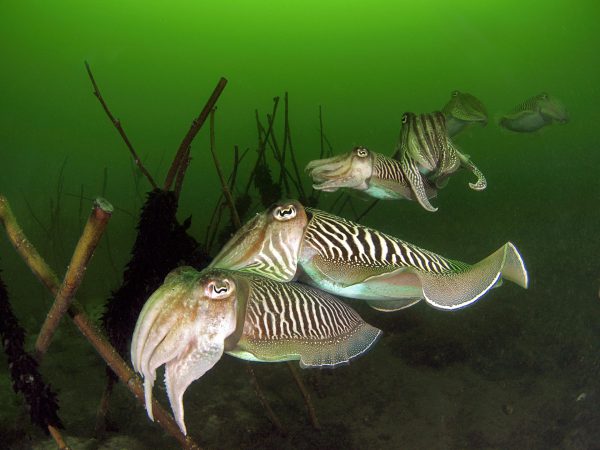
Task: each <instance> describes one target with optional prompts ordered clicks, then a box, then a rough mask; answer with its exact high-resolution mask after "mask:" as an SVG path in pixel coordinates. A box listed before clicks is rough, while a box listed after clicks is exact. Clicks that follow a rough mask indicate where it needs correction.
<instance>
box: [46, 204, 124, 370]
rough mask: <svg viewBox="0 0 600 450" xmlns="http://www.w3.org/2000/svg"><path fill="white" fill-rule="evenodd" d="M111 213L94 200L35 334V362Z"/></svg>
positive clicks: (63, 313)
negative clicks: (69, 260)
mask: <svg viewBox="0 0 600 450" xmlns="http://www.w3.org/2000/svg"><path fill="white" fill-rule="evenodd" d="M112 212H113V207H112V205H111V204H110V203H109V202H108V201H106V200H105V199H103V198H100V197H99V198H97V199H96V200H95V201H94V206H93V208H92V213H91V214H90V217H89V218H88V221H87V223H86V225H85V228H84V229H83V233H82V234H81V237H80V238H79V242H78V243H77V246H76V247H75V251H74V252H73V257H72V258H71V263H70V264H69V269H68V270H67V273H66V275H65V279H64V280H63V283H62V285H61V287H60V290H59V291H58V295H57V296H56V299H55V301H54V304H53V305H52V308H50V311H49V312H48V315H47V316H46V320H45V321H44V324H43V325H42V329H41V330H40V333H39V334H38V337H37V340H36V343H35V351H34V357H35V358H36V359H37V360H38V361H41V359H42V358H43V356H44V354H45V353H46V351H47V350H48V347H49V346H50V342H51V341H52V337H53V336H54V333H55V332H56V329H57V328H58V324H59V323H60V319H62V317H63V316H64V315H65V313H66V312H67V310H68V309H69V304H70V302H71V300H72V298H73V296H74V295H75V293H76V292H77V289H78V288H79V286H80V284H81V280H82V279H83V275H84V274H85V269H86V267H87V265H88V262H89V261H90V258H91V257H92V255H93V253H94V250H95V249H96V246H97V245H98V242H99V241H100V237H101V236H102V233H103V232H104V229H105V228H106V225H107V224H108V221H109V220H110V217H111V215H112Z"/></svg>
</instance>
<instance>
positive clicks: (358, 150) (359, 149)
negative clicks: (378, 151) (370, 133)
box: [356, 147, 369, 158]
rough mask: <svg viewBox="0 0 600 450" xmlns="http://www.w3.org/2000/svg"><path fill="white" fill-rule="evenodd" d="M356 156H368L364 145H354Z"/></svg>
mask: <svg viewBox="0 0 600 450" xmlns="http://www.w3.org/2000/svg"><path fill="white" fill-rule="evenodd" d="M356 156H358V157H360V158H366V157H367V156H369V150H367V149H366V148H364V147H356Z"/></svg>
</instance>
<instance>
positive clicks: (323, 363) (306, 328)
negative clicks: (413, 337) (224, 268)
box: [228, 283, 381, 368]
mask: <svg viewBox="0 0 600 450" xmlns="http://www.w3.org/2000/svg"><path fill="white" fill-rule="evenodd" d="M274 288H276V289H274ZM253 289H256V292H257V296H256V297H254V296H253V297H252V299H251V303H249V304H248V314H247V317H246V323H245V324H244V333H243V335H242V336H241V338H240V339H239V341H238V342H237V343H236V347H234V348H233V349H232V350H228V353H230V354H231V355H233V356H237V357H238V358H243V359H249V360H252V361H263V362H278V361H289V360H299V361H300V366H301V367H303V368H308V367H336V366H338V365H340V364H345V363H348V362H349V361H350V360H351V359H354V358H356V357H357V356H360V355H362V354H363V353H365V352H366V351H367V350H369V349H370V348H371V347H372V346H373V344H374V343H375V342H376V341H377V340H378V339H379V337H380V335H381V330H378V329H377V328H375V327H372V326H371V325H369V324H368V323H366V322H365V321H364V320H363V319H362V318H361V317H360V316H359V315H358V314H357V313H356V311H354V310H353V309H352V308H350V307H349V306H348V305H346V304H345V303H343V302H341V301H340V300H338V299H337V298H335V297H334V296H332V295H330V294H328V293H326V292H323V291H320V290H318V289H315V288H312V287H309V286H306V285H303V284H298V283H285V284H281V285H279V286H274V285H273V284H266V283H265V284H263V286H260V285H257V284H255V285H254V288H253ZM259 291H260V292H259ZM264 298H270V299H271V300H272V301H273V304H277V305H279V308H280V310H279V314H276V315H274V314H273V313H272V311H270V310H268V309H265V308H264V307H263V306H262V305H263V299H264Z"/></svg>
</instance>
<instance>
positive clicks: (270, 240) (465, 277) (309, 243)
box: [211, 200, 528, 311]
mask: <svg viewBox="0 0 600 450" xmlns="http://www.w3.org/2000/svg"><path fill="white" fill-rule="evenodd" d="M211 266H212V267H221V268H227V269H233V270H240V271H244V272H249V273H255V274H260V275H262V276H265V277H269V278H272V279H274V280H277V281H282V282H287V281H295V280H299V281H302V282H304V283H307V284H310V285H312V286H315V287H317V288H319V289H322V290H324V291H327V292H330V293H332V294H335V295H339V296H343V297H348V298H353V299H363V300H366V301H367V302H368V303H369V305H370V306H372V307H373V308H375V309H378V310H381V311H396V310H399V309H402V308H406V307H409V306H411V305H414V304H415V303H417V302H419V301H420V300H423V299H424V300H425V301H426V302H427V303H429V304H430V305H431V306H434V307H436V308H440V309H457V308H462V307H465V306H467V305H470V304H471V303H473V302H475V301H476V300H478V299H479V298H481V297H482V296H483V295H484V294H486V293H487V292H488V291H489V290H490V289H491V288H493V287H495V286H497V285H499V284H500V283H501V280H502V279H504V280H509V281H512V282H514V283H516V284H518V285H519V286H521V287H523V288H527V284H528V276H527V271H526V270H525V265H524V263H523V260H522V258H521V255H520V254H519V252H518V250H517V248H516V247H515V246H514V245H513V244H512V243H510V242H507V243H506V244H504V245H503V246H502V247H500V248H499V249H498V250H496V251H495V252H494V253H492V254H491V255H490V256H488V257H487V258H484V259H483V260H481V261H479V262H478V263H475V264H472V265H471V264H467V263H464V262H460V261H456V260H452V259H448V258H445V257H443V256H440V255H438V254H436V253H433V252H431V251H429V250H424V249H422V248H419V247H417V246H416V245H413V244H410V243H408V242H405V241H402V240H400V239H398V238H395V237H393V236H389V235H387V234H385V233H382V232H380V231H377V230H374V229H371V228H368V227H365V226H362V225H359V224H357V223H354V222H351V221H349V220H346V219H343V218H341V217H337V216H335V215H332V214H329V213H327V212H324V211H320V210H317V209H312V208H305V207H303V206H302V205H301V204H300V203H299V202H297V201H295V200H291V201H284V202H279V203H276V204H274V205H273V206H272V207H271V208H269V209H267V210H266V211H264V212H263V213H261V214H257V215H256V216H255V217H254V218H253V219H251V220H250V221H249V222H247V223H246V224H245V225H244V226H243V227H242V228H240V230H238V232H237V233H236V234H235V235H234V236H233V237H232V238H231V240H230V241H229V242H228V243H227V244H225V246H224V247H223V249H222V250H221V252H220V253H219V254H218V255H217V256H216V257H215V259H214V260H213V261H212V263H211Z"/></svg>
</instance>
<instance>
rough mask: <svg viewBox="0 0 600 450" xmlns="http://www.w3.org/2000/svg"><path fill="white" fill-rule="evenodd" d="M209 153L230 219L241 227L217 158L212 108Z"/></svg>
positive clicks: (213, 111) (236, 225)
mask: <svg viewBox="0 0 600 450" xmlns="http://www.w3.org/2000/svg"><path fill="white" fill-rule="evenodd" d="M210 153H211V154H212V157H213V161H214V163H215V168H216V169H217V174H218V175H219V180H220V181H221V187H222V188H223V194H225V199H226V200H227V203H228V204H229V209H230V211H231V219H232V221H233V225H234V226H235V227H236V228H241V227H242V222H241V221H240V216H238V213H237V210H236V208H235V202H234V201H233V196H232V195H231V191H230V190H229V187H228V186H227V180H225V177H224V176H223V170H221V164H220V163H219V159H218V158H217V152H216V150H215V110H214V109H213V110H212V111H211V112H210Z"/></svg>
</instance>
